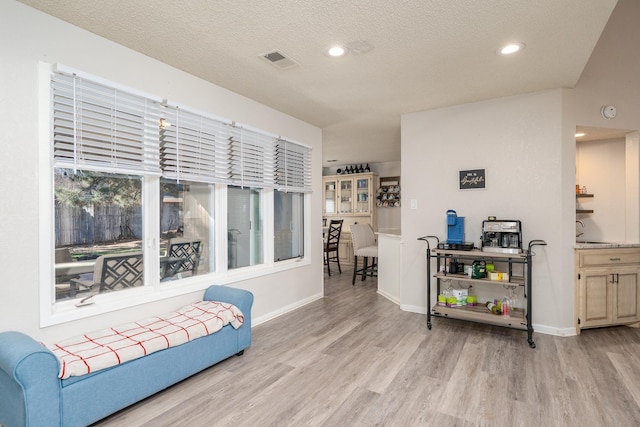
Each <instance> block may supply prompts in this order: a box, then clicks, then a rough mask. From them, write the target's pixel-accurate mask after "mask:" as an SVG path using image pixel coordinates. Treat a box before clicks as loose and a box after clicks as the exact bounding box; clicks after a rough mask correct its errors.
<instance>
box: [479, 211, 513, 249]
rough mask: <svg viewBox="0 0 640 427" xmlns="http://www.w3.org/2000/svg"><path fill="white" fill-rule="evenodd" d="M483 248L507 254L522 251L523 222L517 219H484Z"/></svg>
mask: <svg viewBox="0 0 640 427" xmlns="http://www.w3.org/2000/svg"><path fill="white" fill-rule="evenodd" d="M482 250H483V251H484V252H498V253H505V254H519V253H521V252H522V224H521V223H520V221H517V220H500V219H496V220H486V221H482Z"/></svg>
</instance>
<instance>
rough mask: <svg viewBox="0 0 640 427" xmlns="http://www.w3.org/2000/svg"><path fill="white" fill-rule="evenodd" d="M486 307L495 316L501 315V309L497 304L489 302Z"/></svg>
mask: <svg viewBox="0 0 640 427" xmlns="http://www.w3.org/2000/svg"><path fill="white" fill-rule="evenodd" d="M485 305H486V306H487V308H488V309H489V310H490V311H491V312H492V313H493V314H500V309H499V308H498V305H497V304H494V303H493V302H492V301H487V302H486V304H485Z"/></svg>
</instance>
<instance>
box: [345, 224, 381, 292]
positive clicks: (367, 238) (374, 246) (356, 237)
mask: <svg viewBox="0 0 640 427" xmlns="http://www.w3.org/2000/svg"><path fill="white" fill-rule="evenodd" d="M351 240H352V243H353V255H354V256H353V280H352V281H351V284H352V285H355V284H356V275H357V274H358V273H361V274H362V280H363V281H364V279H366V278H367V276H370V277H378V262H377V261H378V242H377V241H376V235H375V233H374V232H373V228H371V225H369V224H353V225H352V226H351ZM358 257H363V258H364V261H363V267H362V268H361V269H360V270H358ZM369 258H371V265H369Z"/></svg>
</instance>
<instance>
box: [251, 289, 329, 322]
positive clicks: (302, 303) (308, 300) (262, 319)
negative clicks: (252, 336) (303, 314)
mask: <svg viewBox="0 0 640 427" xmlns="http://www.w3.org/2000/svg"><path fill="white" fill-rule="evenodd" d="M322 298H324V293H323V292H320V293H317V294H315V295H312V296H310V297H309V298H305V299H303V300H300V301H296V302H295V303H293V304H290V305H287V306H284V307H282V308H280V309H278V310H276V311H272V312H271V313H267V314H264V315H262V316H260V317H256V318H254V319H251V327H252V328H253V327H254V326H258V325H260V324H262V323H264V322H268V321H269V320H271V319H275V318H276V317H279V316H282V315H283V314H286V313H289V312H290V311H293V310H295V309H298V308H300V307H302V306H305V305H307V304H310V303H312V302H314V301H316V300H319V299H322Z"/></svg>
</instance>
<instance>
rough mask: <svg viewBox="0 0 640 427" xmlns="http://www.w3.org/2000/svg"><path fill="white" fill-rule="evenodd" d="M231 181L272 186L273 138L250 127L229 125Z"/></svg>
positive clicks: (258, 185)
mask: <svg viewBox="0 0 640 427" xmlns="http://www.w3.org/2000/svg"><path fill="white" fill-rule="evenodd" d="M229 129H230V131H231V134H230V136H229V150H230V151H229V160H230V167H231V182H232V183H233V184H235V185H238V186H241V187H258V188H273V187H274V184H275V183H274V160H275V146H274V138H273V137H272V136H268V135H265V134H262V133H259V132H256V131H254V130H252V129H247V128H242V127H235V126H231V127H230V128H229Z"/></svg>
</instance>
